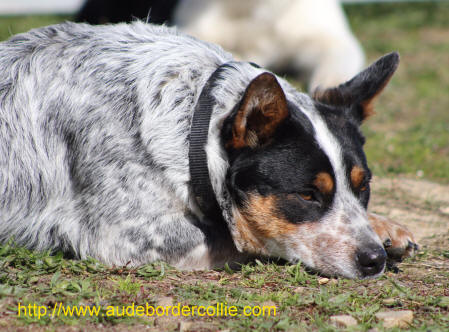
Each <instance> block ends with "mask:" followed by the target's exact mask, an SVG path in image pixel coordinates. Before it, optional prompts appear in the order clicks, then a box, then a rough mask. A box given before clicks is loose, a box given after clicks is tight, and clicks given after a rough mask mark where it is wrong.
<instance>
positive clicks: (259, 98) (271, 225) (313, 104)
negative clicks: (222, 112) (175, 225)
mask: <svg viewBox="0 0 449 332" xmlns="http://www.w3.org/2000/svg"><path fill="white" fill-rule="evenodd" d="M398 63H399V56H398V55H397V53H391V54H389V55H386V56H384V57H382V58H381V59H379V60H378V61H377V62H375V63H374V64H372V65H371V66H370V67H368V68H367V69H366V70H364V71H363V72H361V73H360V74H358V75H357V76H355V77H354V78H353V79H351V80H350V81H348V82H346V83H344V84H342V85H340V86H338V87H336V88H333V89H328V90H324V91H318V92H316V93H315V94H314V96H313V98H312V99H311V100H309V102H308V103H304V102H303V103H299V102H298V101H295V98H294V97H291V94H289V96H290V97H288V98H287V97H286V93H284V91H283V89H282V88H281V86H280V84H279V82H278V81H277V79H276V78H275V76H273V75H272V74H270V73H263V74H261V75H259V76H257V77H256V78H255V79H254V80H252V81H251V82H250V84H249V85H248V87H247V89H246V91H245V93H244V95H243V98H242V100H241V102H240V103H239V105H237V106H236V108H235V109H234V110H233V111H232V113H231V114H230V116H229V117H228V118H227V119H226V120H225V122H224V126H223V129H222V136H221V138H222V142H223V144H224V146H225V149H226V152H227V154H228V158H229V161H230V168H229V171H228V174H227V177H226V181H227V187H228V190H229V192H230V194H231V197H232V200H233V202H234V208H233V218H234V222H235V226H234V230H233V238H234V241H235V243H236V245H237V247H238V248H239V249H240V250H243V251H247V252H251V253H256V254H262V255H268V256H278V257H282V258H284V259H287V260H289V261H291V262H296V261H301V262H303V263H304V264H305V265H307V266H309V267H310V268H312V269H315V270H317V271H319V272H321V273H323V274H327V275H341V276H345V277H349V278H364V277H372V276H376V275H378V274H380V273H382V272H383V270H384V267H385V260H386V254H385V251H384V249H383V247H382V243H381V242H380V240H379V238H378V236H377V235H376V234H375V233H374V231H373V230H372V229H371V227H370V226H369V223H368V219H367V215H366V208H367V206H368V200H369V196H370V179H371V172H370V170H369V168H368V166H367V162H366V158H365V154H364V152H363V144H364V137H363V136H362V134H361V133H360V130H359V126H360V124H361V123H362V122H363V121H364V120H365V119H366V118H367V117H368V116H370V115H371V114H372V102H373V99H374V98H375V97H376V95H378V94H379V93H380V92H381V91H382V89H383V88H384V87H385V85H386V84H387V83H388V81H389V79H390V77H391V76H392V74H393V73H394V71H395V70H396V67H397V65H398ZM302 98H304V97H302ZM305 104H308V105H309V106H307V107H305V106H304V105H305Z"/></svg>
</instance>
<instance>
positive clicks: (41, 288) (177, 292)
mask: <svg viewBox="0 0 449 332" xmlns="http://www.w3.org/2000/svg"><path fill="white" fill-rule="evenodd" d="M346 10H347V13H348V16H349V19H350V23H351V25H352V27H353V29H354V32H355V34H356V35H357V37H358V38H359V39H360V41H361V43H362V44H363V46H364V48H365V50H366V53H367V57H368V59H369V61H372V60H374V59H376V58H377V57H379V56H381V55H382V54H384V53H387V52H390V51H392V50H398V51H399V52H400V54H401V65H400V68H399V70H398V72H397V74H396V75H395V77H394V78H393V80H392V82H391V84H390V85H389V86H388V87H387V89H386V90H385V92H384V94H383V95H382V96H381V97H380V98H379V100H378V103H377V115H376V116H374V117H372V118H371V119H369V120H368V121H367V123H366V124H365V125H364V126H363V129H364V132H365V134H366V136H367V145H366V151H367V155H368V159H369V161H370V164H371V167H372V168H373V170H374V173H375V174H377V175H381V176H394V175H396V174H407V175H411V176H415V175H416V174H417V173H419V174H420V175H421V176H423V177H424V178H428V179H431V180H436V181H439V182H445V183H448V182H449V157H448V156H449V111H448V109H447V107H448V105H449V93H448V91H449V57H448V54H449V42H448V41H449V20H448V19H447V18H448V17H449V3H438V4H437V3H434V4H427V5H417V4H413V5H366V6H355V5H354V6H347V7H346ZM66 19H68V17H66V16H30V17H9V18H0V40H2V39H6V38H8V37H9V36H11V35H12V34H15V33H19V32H23V31H27V30H28V29H30V28H33V27H38V26H42V25H47V24H52V23H56V22H60V21H63V20H66ZM378 194H379V195H383V194H382V193H381V192H379V193H378ZM390 194H392V193H390V192H386V193H385V194H384V195H385V197H386V198H388V195H390ZM412 203H413V202H412ZM410 209H413V204H411V206H410ZM428 209H430V210H432V211H438V209H439V206H437V205H435V204H434V203H433V202H430V201H429V204H428ZM448 247H449V235H448V234H445V235H443V236H439V237H436V238H435V239H431V240H428V241H427V246H424V247H423V249H422V250H421V251H420V252H419V254H418V255H417V256H416V257H415V258H413V259H409V260H407V261H406V262H405V263H403V264H402V265H400V267H401V269H402V272H400V273H399V274H393V273H387V274H386V275H385V276H383V277H381V278H380V279H377V280H367V281H354V280H344V279H331V281H330V282H328V283H326V284H323V285H320V284H319V277H318V276H315V275H313V274H309V273H307V272H305V271H304V269H303V268H302V267H301V266H300V265H294V266H289V265H279V264H275V263H271V264H262V263H260V262H258V261H256V262H255V263H253V264H248V265H244V266H242V267H241V269H240V270H239V271H232V270H231V269H229V268H227V269H225V270H223V271H206V272H180V271H176V270H175V269H173V268H171V267H169V266H167V265H166V264H163V263H154V264H150V265H145V266H143V267H140V268H138V269H128V268H121V267H117V268H108V267H105V266H103V265H101V264H100V263H98V262H96V261H94V260H91V259H90V260H84V261H76V260H70V259H65V258H64V257H63V256H62V255H61V254H56V255H50V254H49V253H37V252H30V251H28V250H26V249H23V248H16V247H14V246H12V245H3V246H0V330H2V329H6V330H10V331H13V330H16V329H24V330H33V331H34V330H36V329H41V330H47V329H48V330H55V329H57V330H65V329H67V330H69V329H70V328H71V327H72V326H79V325H80V326H81V327H83V328H85V329H86V330H106V331H108V330H111V329H117V330H122V329H128V330H141V329H146V327H150V328H153V329H154V330H158V329H159V330H179V324H180V321H183V322H186V321H189V322H192V323H193V325H192V326H191V330H194V331H200V330H202V331H207V330H217V329H230V330H232V331H248V330H254V331H270V330H271V331H273V330H275V331H284V330H306V329H312V330H319V331H334V330H336V328H335V327H334V326H333V325H331V324H330V317H331V316H332V315H336V314H350V315H351V316H353V317H354V318H356V319H357V322H358V325H357V326H356V327H354V328H353V329H352V330H354V331H366V330H368V329H372V328H378V330H379V331H383V330H384V329H383V327H382V323H381V322H379V321H377V319H376V318H375V313H376V312H378V311H381V310H403V309H409V310H413V312H414V320H413V324H412V326H411V329H412V330H416V331H428V330H431V331H444V330H445V328H446V327H447V326H449V292H448V289H449V269H448V268H447V267H448V266H449V251H448V250H447V248H448ZM167 297H168V298H170V299H171V300H172V301H173V303H177V302H180V303H181V304H185V305H202V304H204V305H210V304H215V303H216V302H218V301H221V302H226V303H227V304H228V305H235V306H237V307H238V308H242V307H244V306H245V305H251V306H252V305H256V304H258V305H261V304H264V303H265V304H274V305H276V307H277V315H276V316H275V317H235V318H231V317H215V318H207V317H204V318H199V317H193V318H181V319H178V318H169V319H166V318H156V319H155V318H152V317H150V318H145V317H107V315H106V311H105V309H104V308H105V307H106V306H108V305H112V306H123V305H125V306H126V305H130V304H132V303H135V304H136V305H137V304H145V303H148V304H150V305H157V304H158V303H159V301H162V299H163V298H167ZM19 303H21V305H28V304H36V305H45V306H47V307H48V308H52V307H53V306H54V305H55V304H58V303H63V304H64V305H83V306H92V305H101V306H102V307H103V310H102V311H101V313H100V315H99V316H97V317H77V316H73V317H62V316H60V317H57V318H50V317H48V316H45V317H41V318H40V319H38V318H37V317H29V316H27V317H24V316H23V315H22V316H21V317H17V308H18V304H19ZM150 330H151V329H150ZM349 330H351V329H349ZM396 330H398V329H392V330H391V331H396Z"/></svg>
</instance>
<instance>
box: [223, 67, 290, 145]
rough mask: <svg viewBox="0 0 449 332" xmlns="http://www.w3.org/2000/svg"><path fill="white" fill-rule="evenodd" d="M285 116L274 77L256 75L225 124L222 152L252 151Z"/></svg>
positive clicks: (265, 74) (282, 96)
mask: <svg viewBox="0 0 449 332" xmlns="http://www.w3.org/2000/svg"><path fill="white" fill-rule="evenodd" d="M287 116H288V107H287V100H286V98H285V94H284V91H283V90H282V88H281V86H280V85H279V82H278V81H277V79H276V77H275V76H274V75H273V74H270V73H263V74H260V75H259V76H257V77H256V78H255V79H253V80H252V81H251V83H250V84H249V85H248V87H247V88H246V91H245V93H244V95H243V98H242V100H241V102H240V104H239V105H238V107H237V109H236V111H234V112H232V114H231V115H230V117H229V118H228V119H227V121H226V122H227V123H225V127H226V126H228V127H229V128H228V129H230V130H228V135H225V137H224V139H225V146H226V148H233V149H241V148H244V147H250V148H255V147H257V146H260V145H262V144H264V143H266V142H268V141H269V140H270V138H271V137H272V136H273V134H274V132H275V131H276V128H277V127H278V126H279V125H280V124H281V123H282V122H283V121H284V120H285V118H287Z"/></svg>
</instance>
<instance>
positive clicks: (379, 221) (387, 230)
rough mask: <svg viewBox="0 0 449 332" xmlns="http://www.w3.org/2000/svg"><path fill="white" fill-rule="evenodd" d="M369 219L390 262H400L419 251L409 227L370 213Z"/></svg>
mask: <svg viewBox="0 0 449 332" xmlns="http://www.w3.org/2000/svg"><path fill="white" fill-rule="evenodd" d="M368 219H369V221H370V223H371V227H372V228H373V230H374V231H375V232H376V233H377V235H378V236H379V238H380V240H381V241H382V243H383V245H384V248H385V250H386V252H387V255H388V259H389V260H390V261H393V262H398V261H399V262H400V261H402V259H403V258H405V257H409V256H413V254H414V253H415V251H416V250H417V249H418V244H416V241H415V239H414V236H413V234H412V233H411V232H410V231H409V230H408V229H407V227H405V226H403V225H400V224H398V223H397V222H395V221H393V220H391V219H388V218H386V217H383V216H380V215H378V214H375V213H368Z"/></svg>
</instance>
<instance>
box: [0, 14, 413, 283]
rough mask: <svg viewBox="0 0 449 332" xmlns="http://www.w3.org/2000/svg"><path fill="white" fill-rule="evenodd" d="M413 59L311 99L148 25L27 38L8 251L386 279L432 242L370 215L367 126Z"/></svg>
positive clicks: (10, 77) (9, 122)
mask: <svg viewBox="0 0 449 332" xmlns="http://www.w3.org/2000/svg"><path fill="white" fill-rule="evenodd" d="M398 62H399V58H398V55H397V54H395V53H392V54H389V55H386V56H384V57H383V58H381V59H380V60H378V61H377V62H376V63H374V64H373V65H371V66H370V67H369V68H368V69H366V70H365V71H363V72H362V73H360V74H359V75H357V76H356V77H354V78H353V79H352V80H350V81H349V82H347V83H345V84H342V85H340V86H339V87H337V88H334V89H330V90H325V91H317V92H316V93H315V95H314V96H313V97H309V96H307V95H305V94H303V93H300V92H297V91H296V90H295V89H294V88H293V87H291V86H290V85H289V84H288V83H287V82H286V81H285V80H283V79H281V78H279V77H276V76H275V75H273V74H272V73H270V72H268V71H267V70H265V69H262V68H259V67H257V66H256V65H254V64H251V63H247V62H238V61H234V60H233V58H232V56H231V55H230V54H228V53H226V52H224V51H223V50H222V49H221V48H220V47H218V46H216V45H212V44H208V43H205V42H201V41H199V40H197V39H194V38H192V37H189V36H185V35H182V34H179V33H177V32H176V30H174V29H169V28H166V27H159V26H153V25H149V24H145V23H142V22H135V23H132V24H129V25H126V24H120V25H110V26H97V27H93V26H89V25H85V24H72V23H64V24H60V25H55V26H50V27H46V28H40V29H36V30H32V31H30V32H28V33H24V34H20V35H17V36H14V37H12V38H11V39H10V40H8V41H6V42H3V43H1V44H0V241H1V242H5V241H7V240H8V239H10V238H11V237H13V238H14V239H15V241H16V243H18V244H20V245H24V246H26V247H29V248H33V249H37V250H47V249H52V250H62V251H64V252H66V253H69V254H71V255H74V256H75V257H78V258H81V259H82V258H85V257H88V256H91V257H94V258H97V259H99V260H100V261H102V262H104V263H106V264H109V265H125V264H129V265H132V266H136V265H139V264H144V263H148V262H152V261H155V260H163V261H166V262H168V263H170V264H173V265H174V266H176V267H179V268H185V269H200V268H211V267H217V266H223V264H224V263H225V262H230V263H232V262H242V261H245V260H247V259H248V258H250V257H254V256H263V257H281V258H283V259H286V260H288V261H290V262H298V261H301V262H303V263H304V264H305V265H306V266H308V267H310V268H311V269H313V270H316V271H318V272H321V273H322V274H325V275H341V276H345V277H349V278H364V277H373V276H377V275H379V274H381V273H382V272H383V271H384V268H385V265H386V258H387V257H386V256H387V254H386V252H388V255H389V256H391V257H393V258H400V257H402V256H404V255H407V254H409V253H411V252H413V250H414V249H415V247H416V245H415V244H414V243H413V242H414V240H413V237H412V235H411V234H410V233H409V232H408V231H407V230H406V229H405V228H404V227H402V226H400V225H398V224H395V223H394V222H392V221H389V220H386V219H384V218H382V217H379V216H375V215H372V214H368V213H367V212H366V208H367V205H368V199H369V181H370V171H369V169H368V167H367V163H366V159H365V156H364V153H363V150H362V146H363V142H364V139H363V137H362V135H361V134H360V131H359V129H358V128H359V125H360V124H361V122H362V121H363V120H364V119H365V118H366V117H367V116H368V115H370V113H371V112H372V110H371V102H372V100H373V98H374V97H375V96H376V95H377V94H378V93H379V92H380V91H381V90H382V88H383V87H384V86H385V85H386V83H387V82H388V80H389V78H390V77H391V75H392V74H393V72H394V71H395V69H396V67H397V64H398ZM200 96H201V98H200ZM196 113H198V114H196ZM196 116H197V117H198V119H197V120H195V117H196ZM208 116H211V118H210V122H209V119H208ZM192 119H194V120H192ZM193 139H195V142H196V143H195V144H193V143H192V144H190V142H191V141H192V142H193ZM203 147H204V149H203ZM198 169H199V170H200V171H199V172H198ZM201 169H203V170H204V169H206V172H205V173H206V174H204V172H203V173H201ZM191 174H192V176H191ZM196 177H198V178H196ZM384 247H385V249H386V251H385V249H384Z"/></svg>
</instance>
